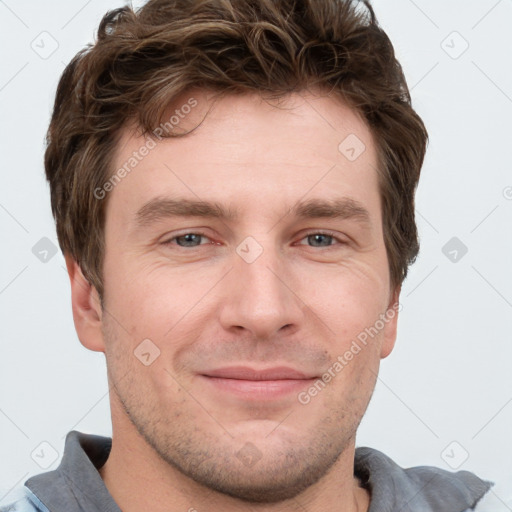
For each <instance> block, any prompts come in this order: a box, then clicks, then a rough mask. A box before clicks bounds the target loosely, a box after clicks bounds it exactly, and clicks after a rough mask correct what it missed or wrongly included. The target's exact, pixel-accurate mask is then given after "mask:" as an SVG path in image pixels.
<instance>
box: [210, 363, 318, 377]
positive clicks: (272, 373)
mask: <svg viewBox="0 0 512 512" xmlns="http://www.w3.org/2000/svg"><path fill="white" fill-rule="evenodd" d="M203 375H205V376H207V377H219V378H223V379H241V380H285V379H293V380H306V379H311V378H313V376H308V375H306V374H305V373H302V372H300V371H298V370H295V369H294V368H289V367H287V366H275V367H273V368H264V369H260V370H255V369H253V368H250V367H248V366H229V367H226V368H218V369H216V370H210V371H207V372H205V373H204V374H203Z"/></svg>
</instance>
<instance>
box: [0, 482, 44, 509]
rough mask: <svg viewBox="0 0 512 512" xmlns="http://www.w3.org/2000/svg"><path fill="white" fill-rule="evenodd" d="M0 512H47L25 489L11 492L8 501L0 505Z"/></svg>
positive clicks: (21, 488)
mask: <svg viewBox="0 0 512 512" xmlns="http://www.w3.org/2000/svg"><path fill="white" fill-rule="evenodd" d="M0 512H49V510H48V509H47V508H46V507H45V506H44V505H43V504H42V503H41V501H40V500H39V499H38V498H37V497H36V496H35V495H34V494H33V493H32V492H31V491H30V490H29V489H27V488H26V487H20V488H18V489H16V490H15V491H13V493H12V495H11V496H10V500H9V501H6V502H5V503H4V502H2V503H0Z"/></svg>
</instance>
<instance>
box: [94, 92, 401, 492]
mask: <svg viewBox="0 0 512 512" xmlns="http://www.w3.org/2000/svg"><path fill="white" fill-rule="evenodd" d="M189 97H190V96H187V97H185V99H184V100H183V104H185V103H186V102H187V99H188V98H189ZM194 98H195V100H196V101H197V106H195V107H194V108H193V109H191V112H190V113H189V114H187V115H184V116H183V119H182V118H180V121H179V122H180V128H182V127H183V128H191V127H193V126H196V125H197V124H198V122H199V121H200V120H201V119H203V116H204V114H205V112H206V109H207V107H208V106H209V103H208V100H207V98H206V97H205V96H204V95H202V94H196V95H194ZM280 107H281V108H277V107H276V106H272V105H270V104H269V103H267V102H265V101H263V100H261V99H260V98H259V96H257V95H242V96H229V97H226V98H224V99H222V100H219V101H218V102H217V103H216V104H215V106H214V108H213V110H211V111H210V112H209V113H208V115H207V117H206V119H205V120H204V122H203V124H202V125H201V126H200V127H199V128H197V129H196V130H195V131H194V132H192V133H190V134H189V135H187V136H185V137H183V138H176V139H164V140H162V141H160V142H158V143H157V144H156V147H154V148H152V149H150V150H149V151H148V154H147V155H146V156H145V157H144V158H142V159H141V160H140V162H138V163H137V165H136V166H135V167H133V170H131V172H130V173H129V174H128V175H127V176H126V177H125V178H124V179H122V181H121V182H120V183H118V184H117V185H116V186H115V187H114V189H113V190H112V191H111V192H110V196H109V198H108V201H109V202H108V207H107V212H106V226H105V243H106V254H105V260H104V267H103V272H104V285H105V297H104V299H105V310H104V311H103V314H102V333H103V342H104V349H105V352H106V357H107V364H108V369H109V378H110V380H111V384H112V389H111V395H112V396H111V400H112V406H113V410H118V411H122V413H119V412H118V417H117V419H114V429H115V428H116V424H115V422H116V421H117V422H119V423H121V424H122V427H123V428H125V427H126V428H133V426H135V427H136V429H137V431H138V432H139V433H140V434H141V435H142V436H143V438H144V439H145V441H146V442H147V443H148V445H150V446H151V447H152V448H153V449H154V450H155V451H156V452H157V453H158V455H159V456H160V457H161V459H163V460H164V461H166V462H167V463H169V464H171V465H172V466H173V467H174V468H177V469H179V470H180V471H181V472H182V473H184V474H186V475H188V476H190V477H191V478H192V479H194V480H195V481H196V482H199V483H201V484H203V485H206V486H208V487H210V488H212V489H215V490H218V491H221V492H224V493H227V494H230V495H232V496H236V497H239V498H242V499H250V500H254V501H267V502H272V501H276V500H278V499H283V498H286V497H291V496H294V495H296V494H298V493H299V492H300V491H302V490H304V489H305V488H306V487H308V486H310V485H312V484H313V483H314V482H316V481H318V480H319V479H320V478H321V477H322V476H323V475H325V474H326V473H327V471H328V470H329V469H330V468H331V467H332V466H333V465H334V464H335V463H336V461H337V459H338V458H339V456H340V454H342V453H343V452H344V451H345V450H347V449H348V450H349V451H350V448H351V447H353V444H354V436H355V433H356V429H357V426H358V425H359V422H360V420H361V418H362V416H363V414H364V411H365V410H366V407H367V404H368V401H369V399H370V396H371V393H372V391H373V388H374V384H375V380H376V373H377V371H378V365H379V360H380V358H381V357H384V356H386V355H387V354H388V353H389V352H390V351H391V349H392V346H393V342H394V337H395V324H396V315H394V317H393V318H392V319H390V320H386V321H385V322H382V318H383V314H385V313H386V311H387V310H388V308H390V307H391V306H392V305H393V303H394V302H395V300H396V299H397V295H396V294H392V293H391V292H390V281H389V269H388V260H387V257H386V250H385V246H384V240H383V233H382V218H381V211H380V198H379V191H378V185H377V171H376V168H377V157H376V150H375V146H374V143H373V141H372V137H371V134H370V132H369V130H368V129H367V127H366V126H365V124H364V123H363V122H362V121H361V119H360V118H359V117H358V116H357V115H356V114H355V113H354V112H353V111H352V110H351V109H349V108H347V107H346V106H344V105H343V104H341V103H340V102H339V101H337V100H335V99H334V98H333V97H327V96H324V97H318V96H313V95H311V94H309V93H308V94H306V93H304V94H301V95H298V94H294V95H292V96H290V97H288V98H287V99H286V101H281V103H280ZM177 108H178V109H179V108H180V105H177ZM188 110H189V109H182V110H180V112H181V113H182V115H183V112H184V111H188ZM171 114H172V112H171ZM347 137H349V138H348V139H346V138H347ZM355 137H357V139H356V138H355ZM345 139H346V140H345ZM361 141H362V143H364V145H365V150H364V151H363V152H362V153H361V154H360V155H359V156H358V154H359V153H360V151H361V150H362V149H363V146H361ZM340 143H342V144H341V147H340V148H341V149H340V148H339V146H340ZM145 144H146V139H145V138H143V137H139V136H137V135H134V134H133V132H131V131H125V132H124V136H123V138H122V140H121V142H120V144H119V150H118V154H117V155H116V159H115V167H114V169H115V170H117V169H119V168H121V167H122V166H123V165H124V164H125V163H126V162H127V161H128V160H129V159H130V157H132V156H133V152H137V154H138V155H139V156H140V148H141V147H142V146H144V145H145ZM151 146H152V144H151ZM354 157H356V158H354ZM132 164H133V161H132ZM156 201H160V202H159V203H158V204H157V203H156ZM170 201H174V202H175V203H171V202H170ZM185 201H189V202H199V201H203V202H208V203H214V204H215V205H217V206H218V207H219V208H217V209H214V210H213V212H212V211H209V210H208V209H207V208H206V207H202V209H201V208H199V209H198V208H197V207H196V208H195V211H194V212H192V213H194V214H190V213H191V212H190V210H189V211H188V214H187V212H186V211H185V210H186V209H184V208H183V206H181V209H180V208H179V206H177V204H178V205H179V203H180V202H181V203H182V205H185V204H189V205H190V203H185ZM176 202H177V203H176ZM333 207H337V208H338V210H336V211H337V215H332V214H333ZM220 210H222V211H223V213H224V214H226V215H225V216H220V217H219V216H217V215H213V213H214V212H217V213H220ZM200 214H201V215H200ZM379 315H381V316H380V318H381V321H380V323H379V322H378V320H379ZM383 324H384V325H383ZM375 325H377V330H378V333H377V334H375ZM372 327H373V329H374V330H373V331H371V332H372V335H371V336H367V339H366V344H364V343H362V342H361V341H359V342H358V346H359V350H357V349H356V348H354V345H353V342H354V340H357V339H358V336H359V340H361V339H363V338H362V337H361V336H360V335H361V333H362V332H367V333H368V332H369V331H368V329H370V328H372ZM365 329H367V331H365ZM363 337H364V336H363ZM144 340H146V341H144ZM148 340H150V341H148ZM141 343H143V344H142V345H141ZM351 347H352V348H351ZM158 351H159V352H158ZM347 351H349V352H352V355H353V357H350V356H348V357H345V354H346V352H347ZM336 361H338V363H339V365H336V364H335V363H336ZM341 361H343V362H341ZM340 365H341V369H340ZM231 367H248V368H250V369H253V370H256V371H259V370H264V369H271V368H276V367H287V368H290V369H293V370H296V371H298V372H301V373H302V374H303V376H305V377H307V378H308V379H310V380H306V379H302V380H298V379H295V380H294V379H286V380H281V382H268V380H269V379H271V380H274V381H275V380H277V379H279V377H283V376H285V377H286V375H285V374H279V375H277V376H273V377H272V376H268V377H267V381H266V382H265V381H259V382H257V381H251V378H255V377H254V376H252V377H249V376H247V375H246V376H245V377H246V378H245V379H242V378H241V377H243V375H239V374H233V373H232V374H228V373H227V372H226V371H224V370H223V369H225V368H231ZM329 369H330V375H331V379H326V380H328V381H329V382H327V383H325V381H322V382H324V385H323V386H322V385H320V384H319V383H318V380H319V379H320V380H321V378H322V375H323V374H325V372H329ZM215 372H217V378H215V377H213V376H212V374H213V373H215ZM219 375H224V376H225V378H221V377H219ZM237 376H238V377H239V379H238V380H236V379H233V378H231V379H229V378H227V377H237ZM260 377H262V375H260ZM288 377H290V376H289V375H288ZM248 381H249V382H248ZM315 383H316V387H315ZM312 387H313V388H315V389H316V392H315V391H314V390H311V388H312ZM118 427H119V425H118Z"/></svg>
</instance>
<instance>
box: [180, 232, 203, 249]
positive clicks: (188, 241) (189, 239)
mask: <svg viewBox="0 0 512 512" xmlns="http://www.w3.org/2000/svg"><path fill="white" fill-rule="evenodd" d="M199 238H200V237H199V235H196V234H194V233H188V234H186V235H182V236H180V237H178V238H177V239H176V241H177V242H178V245H181V246H188V247H189V246H191V245H192V246H193V245H197V244H194V242H195V241H199ZM180 240H184V242H185V243H180Z"/></svg>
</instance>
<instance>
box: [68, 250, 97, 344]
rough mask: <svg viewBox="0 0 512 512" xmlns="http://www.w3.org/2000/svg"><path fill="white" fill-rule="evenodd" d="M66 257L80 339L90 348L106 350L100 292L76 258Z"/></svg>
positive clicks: (75, 320)
mask: <svg viewBox="0 0 512 512" xmlns="http://www.w3.org/2000/svg"><path fill="white" fill-rule="evenodd" d="M64 258H65V260H66V267H67V269H68V275H69V280H70V283H71V303H72V307H73V320H74V322H75V329H76V333H77V334H78V339H79V340H80V343H82V345H83V346H84V347H86V348H88V349H89V350H94V351H96V352H105V346H104V342H103V333H102V329H101V328H102V316H103V312H102V309H101V303H100V298H99V295H98V292H97V291H96V288H95V287H94V286H93V285H91V284H90V283H89V281H87V279H86V278H85V277H84V275H83V273H82V269H81V268H80V266H79V265H78V263H77V262H76V261H75V259H74V258H73V257H72V256H71V255H69V254H65V255H64Z"/></svg>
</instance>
